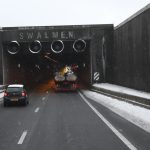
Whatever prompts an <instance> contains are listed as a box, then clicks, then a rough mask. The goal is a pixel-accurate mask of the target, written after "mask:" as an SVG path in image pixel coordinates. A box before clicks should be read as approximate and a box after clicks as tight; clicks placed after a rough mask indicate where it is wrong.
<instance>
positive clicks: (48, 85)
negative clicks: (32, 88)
mask: <svg viewBox="0 0 150 150" xmlns="http://www.w3.org/2000/svg"><path fill="white" fill-rule="evenodd" d="M54 89H55V82H54V79H51V80H48V81H47V82H45V83H42V84H40V85H38V88H37V89H36V91H37V92H39V93H45V92H47V91H53V90H54Z"/></svg>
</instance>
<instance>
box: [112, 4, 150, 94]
mask: <svg viewBox="0 0 150 150" xmlns="http://www.w3.org/2000/svg"><path fill="white" fill-rule="evenodd" d="M112 60H113V62H112V66H113V74H112V81H111V82H112V83H114V84H118V85H122V86H126V87H130V88H134V89H138V90H144V91H150V4H149V5H147V6H146V7H145V8H143V9H142V10H140V11H139V12H137V13H136V14H134V15H133V16H131V17H130V18H129V19H127V20H125V21H124V22H123V23H121V24H120V25H119V26H117V27H116V28H115V30H114V51H113V53H112Z"/></svg>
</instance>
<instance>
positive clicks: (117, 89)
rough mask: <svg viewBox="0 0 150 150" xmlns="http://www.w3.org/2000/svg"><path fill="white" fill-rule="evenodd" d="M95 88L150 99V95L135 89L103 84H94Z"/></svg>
mask: <svg viewBox="0 0 150 150" xmlns="http://www.w3.org/2000/svg"><path fill="white" fill-rule="evenodd" d="M93 86H94V87H99V88H103V89H107V90H110V91H114V92H119V93H124V94H129V95H134V96H138V97H142V98H147V99H150V93H147V92H142V91H138V90H134V89H130V88H127V87H122V86H118V85H114V84H109V83H101V84H93Z"/></svg>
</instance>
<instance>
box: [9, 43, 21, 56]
mask: <svg viewBox="0 0 150 150" xmlns="http://www.w3.org/2000/svg"><path fill="white" fill-rule="evenodd" d="M19 50H20V44H19V43H18V42H17V41H11V42H10V43H9V44H8V48H7V51H8V53H9V54H12V55H15V54H17V53H18V52H19Z"/></svg>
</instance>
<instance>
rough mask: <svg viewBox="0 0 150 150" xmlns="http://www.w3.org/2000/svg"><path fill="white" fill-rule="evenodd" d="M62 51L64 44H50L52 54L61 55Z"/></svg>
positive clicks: (60, 42)
mask: <svg viewBox="0 0 150 150" xmlns="http://www.w3.org/2000/svg"><path fill="white" fill-rule="evenodd" d="M63 49H64V43H63V42H62V41H61V40H57V41H53V42H52V44H51V50H52V51H53V52H54V53H57V54H58V53H61V52H62V51H63Z"/></svg>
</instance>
